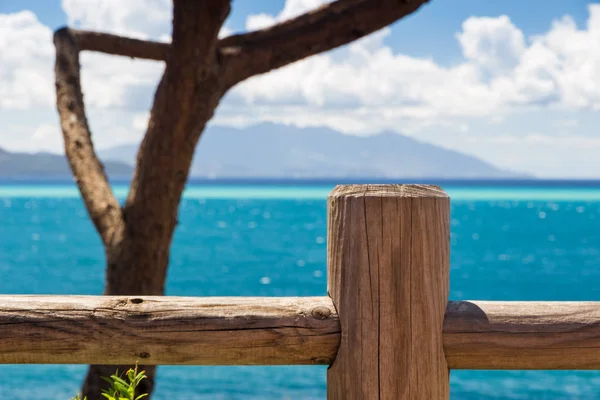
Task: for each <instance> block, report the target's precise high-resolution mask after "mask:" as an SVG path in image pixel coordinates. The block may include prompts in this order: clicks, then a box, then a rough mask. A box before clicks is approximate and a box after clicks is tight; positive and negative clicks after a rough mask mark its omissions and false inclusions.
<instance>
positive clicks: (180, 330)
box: [0, 296, 340, 365]
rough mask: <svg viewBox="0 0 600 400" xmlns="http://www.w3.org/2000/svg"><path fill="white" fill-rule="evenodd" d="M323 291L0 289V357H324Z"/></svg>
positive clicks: (117, 360)
mask: <svg viewBox="0 0 600 400" xmlns="http://www.w3.org/2000/svg"><path fill="white" fill-rule="evenodd" d="M339 338H340V328H339V320H338V317H337V313H336V311H335V308H334V307H333V304H332V302H331V299H330V298H329V297H305V298H294V297H285V298H274V297H269V298H244V297H225V298H223V297H221V298H219V297H215V298H211V297H202V298H192V297H162V296H154V297H153V296H148V297H121V296H0V363H2V364H18V363H26V364H88V363H93V364H110V365H133V363H135V362H136V361H139V362H140V363H143V364H144V365H158V364H162V365H169V364H173V365H175V364H181V365H275V364H330V363H331V361H332V360H333V358H334V357H335V353H336V351H337V348H338V345H339Z"/></svg>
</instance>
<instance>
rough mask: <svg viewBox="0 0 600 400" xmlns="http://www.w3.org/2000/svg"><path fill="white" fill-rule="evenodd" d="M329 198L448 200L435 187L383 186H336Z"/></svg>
mask: <svg viewBox="0 0 600 400" xmlns="http://www.w3.org/2000/svg"><path fill="white" fill-rule="evenodd" d="M329 197H441V198H448V195H447V194H446V192H444V190H443V189H442V188H441V187H439V186H437V185H420V184H404V185H402V184H384V185H338V186H336V187H335V188H334V189H333V191H332V192H331V193H330V194H329Z"/></svg>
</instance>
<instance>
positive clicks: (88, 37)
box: [70, 29, 171, 61]
mask: <svg viewBox="0 0 600 400" xmlns="http://www.w3.org/2000/svg"><path fill="white" fill-rule="evenodd" d="M70 32H71V35H72V36H73V37H74V38H75V39H76V40H77V47H78V48H79V50H89V51H99V52H101V53H107V54H114V55H117V56H126V57H133V58H145V59H148V60H158V61H161V60H166V59H167V54H168V52H169V49H170V47H171V45H170V44H169V43H160V42H152V41H148V40H138V39H131V38H126V37H122V36H117V35H111V34H109V33H100V32H90V31H80V30H76V29H70Z"/></svg>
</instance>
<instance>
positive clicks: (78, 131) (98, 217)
mask: <svg viewBox="0 0 600 400" xmlns="http://www.w3.org/2000/svg"><path fill="white" fill-rule="evenodd" d="M54 46H55V47H56V65H55V75H56V106H57V109H58V113H59V115H60V123H61V127H62V133H63V137H64V144H65V153H66V155H67V159H68V160H69V165H70V166H71V170H72V172H73V176H74V177H75V180H76V182H77V185H78V186H79V190H80V192H81V195H82V197H83V201H84V203H85V206H86V208H87V210H88V212H89V214H90V218H91V219H92V221H93V223H94V225H95V226H96V229H97V230H98V233H99V234H100V237H101V238H102V241H103V242H104V243H105V244H109V243H110V242H111V240H112V238H113V236H114V235H115V233H116V232H118V231H119V230H120V229H121V228H122V226H123V217H122V211H121V206H120V205H119V202H118V201H117V199H116V198H115V196H114V194H113V193H112V190H111V188H110V184H109V182H108V179H107V177H106V173H105V171H104V167H103V165H102V163H101V162H100V160H99V159H98V156H97V155H96V152H95V151H94V145H93V143H92V137H91V133H90V129H89V126H88V122H87V118H86V115H85V108H84V104H83V94H82V92H81V81H80V74H79V72H80V65H79V49H78V47H77V43H76V40H75V38H74V37H73V35H72V34H71V32H70V30H69V29H61V30H58V31H57V32H56V33H55V34H54Z"/></svg>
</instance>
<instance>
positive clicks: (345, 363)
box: [327, 185, 450, 400]
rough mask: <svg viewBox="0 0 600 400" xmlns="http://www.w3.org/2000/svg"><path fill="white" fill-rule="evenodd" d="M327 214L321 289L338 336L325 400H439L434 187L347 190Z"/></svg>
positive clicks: (439, 273) (443, 373) (444, 387)
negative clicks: (324, 286)
mask: <svg viewBox="0 0 600 400" xmlns="http://www.w3.org/2000/svg"><path fill="white" fill-rule="evenodd" d="M328 206H329V237H328V268H329V282H328V289H329V294H330V296H331V297H332V299H333V302H334V304H335V306H336V308H337V310H338V312H339V317H340V323H341V328H342V337H341V342H340V348H339V351H338V354H337V357H336V359H335V361H334V363H333V365H332V366H331V367H330V369H329V371H328V375H327V396H328V399H330V400H347V399H395V400H403V399H405V400H408V399H410V400H414V399H423V400H431V399H436V400H443V399H448V398H449V373H448V367H447V365H446V360H445V358H444V353H443V347H442V325H443V319H444V311H445V309H446V303H447V299H448V286H449V216H450V215H449V214H450V204H449V198H448V196H447V195H446V194H445V193H444V192H443V191H442V190H441V189H440V188H438V187H435V186H423V185H348V186H338V187H337V188H335V189H334V191H333V192H332V193H331V195H330V196H329V204H328Z"/></svg>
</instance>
